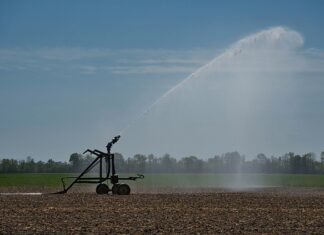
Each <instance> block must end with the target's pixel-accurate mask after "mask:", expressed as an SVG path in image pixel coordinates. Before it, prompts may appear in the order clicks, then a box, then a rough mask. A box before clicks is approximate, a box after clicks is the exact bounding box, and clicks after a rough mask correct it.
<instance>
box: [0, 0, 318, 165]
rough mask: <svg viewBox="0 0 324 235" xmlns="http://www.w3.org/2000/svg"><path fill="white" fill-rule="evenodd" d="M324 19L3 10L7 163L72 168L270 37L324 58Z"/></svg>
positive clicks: (269, 5)
mask: <svg viewBox="0 0 324 235" xmlns="http://www.w3.org/2000/svg"><path fill="white" fill-rule="evenodd" d="M323 10H324V3H323V1H288V0H286V1H285V0H283V1H262V0H261V1H244V2H243V1H33V0H31V1H12V0H11V1H0V110H1V116H0V158H2V157H14V158H25V157H26V156H32V157H34V158H36V159H43V160H47V159H48V158H50V157H51V158H54V159H60V160H67V159H68V156H69V155H70V154H71V153H73V152H81V151H83V150H84V149H85V148H88V147H92V148H102V147H103V146H104V145H105V143H106V141H107V139H110V138H111V137H112V136H113V135H114V134H116V133H118V132H119V131H120V130H121V129H122V128H123V127H124V126H125V125H127V123H129V122H130V121H131V120H133V119H134V117H136V116H137V115H138V113H141V112H142V111H143V110H145V108H146V107H147V106H149V105H150V104H151V103H152V102H153V101H154V100H155V99H157V98H158V97H159V96H160V95H161V94H163V93H164V92H166V91H167V90H168V89H169V88H170V87H172V86H174V85H175V84H177V83H178V82H179V81H181V80H182V79H183V78H185V77H186V76H187V75H188V74H190V73H191V72H193V71H195V70H196V69H197V68H199V67H200V66H202V65H203V64H205V63H206V62H208V61H209V60H211V59H212V58H214V57H215V56H216V55H218V54H220V53H221V52H222V51H224V50H225V49H226V48H228V47H229V46H230V45H231V44H232V43H234V42H235V41H237V40H238V39H240V38H241V37H243V36H246V35H248V34H250V33H254V32H257V31H259V30H261V29H264V28H268V27H272V26H277V25H283V26H287V27H289V28H292V29H294V30H296V31H298V32H300V33H301V34H302V35H303V37H304V39H305V43H304V45H303V48H305V50H307V51H312V52H313V53H314V52H316V53H317V54H320V55H323V49H324V31H323V22H324V14H323ZM321 76H322V75H320V77H321ZM319 99H320V100H319V101H318V102H319V103H320V104H321V103H322V101H323V99H324V96H323V97H320V98H319ZM305 103H307V102H305ZM317 122H318V123H317V124H318V125H322V124H323V123H322V122H321V121H317ZM317 148H319V147H318V146H317ZM231 150H232V149H229V150H228V151H231ZM317 150H318V149H316V150H314V151H317ZM118 151H120V152H122V153H123V151H126V150H124V149H118ZM167 151H168V150H167V149H166V150H165V152H167ZM309 151H311V150H309ZM126 152H127V151H126ZM273 152H274V153H277V150H275V149H274V150H273ZM215 153H218V152H217V150H215ZM128 154H132V153H131V152H128ZM134 154H135V153H134Z"/></svg>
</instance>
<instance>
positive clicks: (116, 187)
mask: <svg viewBox="0 0 324 235" xmlns="http://www.w3.org/2000/svg"><path fill="white" fill-rule="evenodd" d="M119 185H120V184H114V185H113V186H112V188H111V191H112V194H118V187H119Z"/></svg>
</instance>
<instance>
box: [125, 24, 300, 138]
mask: <svg viewBox="0 0 324 235" xmlns="http://www.w3.org/2000/svg"><path fill="white" fill-rule="evenodd" d="M264 41H266V42H267V45H268V47H269V49H272V48H274V47H280V48H283V49H285V48H287V47H288V48H294V47H298V46H300V45H302V44H303V38H302V37H301V35H300V34H299V33H297V32H295V31H293V30H290V29H288V28H285V27H281V26H279V27H273V28H270V29H266V30H262V31H260V32H258V33H255V34H252V35H250V36H247V37H244V38H242V39H241V40H239V41H237V42H236V43H235V44H233V45H232V46H231V47H230V48H229V49H227V50H225V51H224V52H223V53H222V54H220V55H219V56H217V57H216V58H214V59H213V60H211V61H210V62H208V63H207V64H205V65H203V66H201V67H200V68H198V69H197V70H196V71H194V72H193V73H191V74H190V75H189V76H187V77H186V78H185V79H183V80H182V81H180V82H179V83H178V84H176V85H174V86H173V87H171V88H170V89H169V90H168V91H166V92H165V93H164V94H162V95H161V96H160V97H159V98H157V99H156V100H155V101H154V102H153V103H152V104H151V105H150V106H148V107H147V108H146V109H145V110H144V111H143V112H142V113H140V114H139V115H138V116H136V117H135V118H134V119H133V120H132V121H130V122H129V123H128V124H127V125H126V126H125V127H124V128H123V129H122V130H121V131H120V134H123V133H124V132H125V131H127V130H128V129H129V128H130V127H131V126H132V125H134V124H135V123H136V121H138V120H140V119H141V118H143V117H144V116H146V115H147V114H149V113H150V112H151V111H152V109H153V108H154V107H155V106H157V105H158V104H159V103H161V101H163V100H164V99H165V98H167V97H168V96H170V95H171V94H172V93H174V92H176V91H177V90H178V89H179V88H181V87H183V85H184V84H186V83H187V82H189V81H190V80H193V79H195V78H198V77H199V75H200V74H201V73H203V72H205V71H208V69H209V68H211V67H213V68H215V66H216V65H217V64H218V63H221V62H223V61H225V60H228V59H231V58H233V57H235V56H238V55H240V54H242V53H243V52H244V50H245V49H247V48H249V47H251V45H253V46H254V47H256V48H258V47H260V44H262V45H261V46H262V47H264V44H263V43H262V42H264ZM266 49H267V48H266Z"/></svg>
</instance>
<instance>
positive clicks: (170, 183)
mask: <svg viewBox="0 0 324 235" xmlns="http://www.w3.org/2000/svg"><path fill="white" fill-rule="evenodd" d="M75 175H76V174H66V173H64V174H60V173H51V174H50V173H40V174H37V173H19V174H0V187H6V186H46V187H58V186H60V185H61V181H60V179H61V177H65V176H75ZM129 175H130V176H132V174H129ZM129 183H130V185H136V186H139V187H253V186H255V187H258V186H296V187H324V175H301V174H242V175H238V174H145V178H144V179H143V180H138V181H136V182H129Z"/></svg>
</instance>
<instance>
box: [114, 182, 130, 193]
mask: <svg viewBox="0 0 324 235" xmlns="http://www.w3.org/2000/svg"><path fill="white" fill-rule="evenodd" d="M117 193H118V195H129V194H130V187H129V186H128V185H127V184H120V185H119V186H118V188H117Z"/></svg>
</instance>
